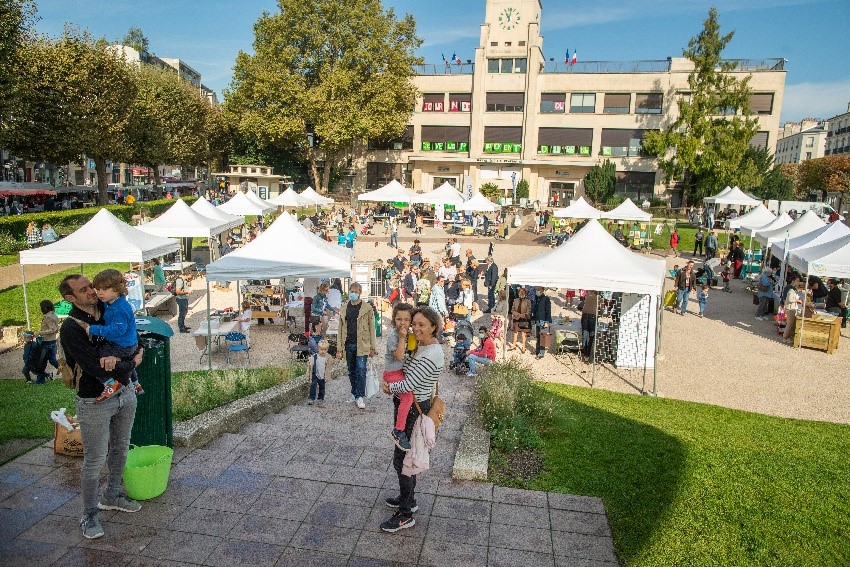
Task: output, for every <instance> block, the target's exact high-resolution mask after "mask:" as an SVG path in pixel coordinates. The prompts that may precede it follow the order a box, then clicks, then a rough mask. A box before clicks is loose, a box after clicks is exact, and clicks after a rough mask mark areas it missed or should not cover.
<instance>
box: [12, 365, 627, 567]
mask: <svg viewBox="0 0 850 567" xmlns="http://www.w3.org/2000/svg"><path fill="white" fill-rule="evenodd" d="M347 384H348V383H347V380H345V379H344V378H343V379H337V380H332V381H330V382H329V383H328V406H327V407H326V408H317V407H309V406H307V405H306V404H305V403H304V402H301V403H298V404H296V405H292V406H289V407H287V408H285V409H283V410H282V411H280V412H277V413H274V414H270V415H267V416H265V417H264V418H262V419H261V420H260V421H259V422H256V423H249V424H246V425H244V426H243V427H241V428H240V429H239V430H238V431H235V432H231V433H224V434H222V435H220V436H219V437H218V438H216V439H215V440H213V441H212V442H210V443H209V444H207V445H206V446H205V447H203V448H200V449H189V448H178V449H177V450H176V451H175V457H174V464H173V466H172V472H171V480H170V483H169V489H168V490H167V491H166V493H165V494H163V495H162V496H159V497H158V498H155V499H153V500H150V501H147V502H144V503H143V508H142V510H141V511H140V512H138V513H136V514H126V513H121V512H103V513H101V521H102V524H103V527H104V530H105V531H106V535H105V536H104V537H103V538H100V539H97V540H91V541H90V540H85V539H84V538H83V537H82V536H81V534H80V531H79V528H78V526H77V518H78V516H79V514H80V510H81V506H82V503H81V498H80V495H79V466H80V462H81V461H80V460H79V459H69V458H66V457H56V456H55V455H53V453H52V450H51V449H50V448H49V447H47V446H42V447H39V448H37V449H35V450H33V451H31V452H30V453H27V454H25V455H23V456H21V457H19V458H17V459H15V460H14V461H11V462H9V463H6V464H5V465H3V466H2V467H0V564H2V565H6V564H8V565H15V566H18V565H20V566H29V565H45V566H59V565H109V566H112V565H132V566H154V565H216V566H235V565H238V566H239V567H245V566H248V565H261V566H290V565H298V566H310V565H316V566H321V567H333V566H337V565H339V566H348V567H352V566H357V567H369V566H384V565H386V566H389V565H393V566H404V565H411V566H413V565H422V566H425V565H434V566H440V567H444V566H451V565H464V566H468V565H472V566H478V565H481V566H485V565H490V566H494V567H495V566H503V565H504V566H512V567H513V566H523V567H525V566H529V567H535V566H538V565H540V566H547V567H554V566H560V565H570V566H573V565H587V566H591V565H593V566H597V567H600V566H604V565H609V566H610V565H618V563H617V556H616V553H615V551H614V546H613V541H612V538H611V529H610V526H609V524H608V519H607V517H606V516H605V509H604V507H603V505H602V501H601V500H599V499H598V498H590V497H585V496H573V495H566V494H557V493H546V492H536V491H530V490H519V489H514V488H505V487H501V486H494V485H493V484H491V483H487V482H473V481H453V480H452V479H451V474H452V468H453V465H454V454H455V451H456V449H457V446H458V442H459V440H460V435H461V429H462V424H463V423H465V421H466V418H467V416H468V414H469V411H470V407H471V405H470V404H471V397H470V391H471V387H472V383H471V381H469V380H466V379H465V378H458V377H455V376H450V375H448V374H447V375H446V376H444V377H443V381H442V382H441V385H440V393H441V395H442V396H444V397H445V399H446V402H447V405H448V408H449V413H448V419H447V421H446V422H445V425H444V427H442V428H441V430H440V434H439V439H438V446H437V447H436V448H435V449H434V450H433V451H432V455H431V464H432V468H431V470H429V471H427V472H426V473H424V474H422V475H419V478H418V479H417V489H416V498H417V504H418V506H419V510H418V512H417V513H416V514H415V518H416V525H415V526H414V527H413V528H411V529H407V530H402V531H401V532H398V533H396V534H386V533H383V532H381V531H380V529H379V524H380V523H381V522H382V521H383V520H385V519H387V518H388V517H390V516H391V515H392V510H391V509H390V508H388V507H387V506H386V505H385V503H384V499H385V498H387V497H389V496H395V495H397V490H398V485H397V479H396V476H395V471H394V470H393V469H392V466H391V458H392V442H391V441H390V439H389V437H388V432H389V429H390V426H391V410H392V406H391V402H390V400H389V398H388V397H385V396H378V397H376V398H374V399H372V400H369V402H368V407H367V409H366V410H358V409H357V408H356V407H355V406H354V405H352V404H346V403H344V402H343V401H342V400H344V399H345V398H346V397H347V394H348V392H347Z"/></svg>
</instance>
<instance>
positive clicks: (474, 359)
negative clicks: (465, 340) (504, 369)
mask: <svg viewBox="0 0 850 567" xmlns="http://www.w3.org/2000/svg"><path fill="white" fill-rule="evenodd" d="M466 360H467V361H469V372H470V374H475V365H476V364H483V365H484V366H487V365H488V364H490V363H492V362H493V361H492V360H490V359H489V358H487V357H486V356H476V355H474V354H470V355H469V356H467V357H466Z"/></svg>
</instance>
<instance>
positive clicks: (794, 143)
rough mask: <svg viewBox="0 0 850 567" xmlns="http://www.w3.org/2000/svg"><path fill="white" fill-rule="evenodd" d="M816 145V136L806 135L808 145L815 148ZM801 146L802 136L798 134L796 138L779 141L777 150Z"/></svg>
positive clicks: (781, 150)
mask: <svg viewBox="0 0 850 567" xmlns="http://www.w3.org/2000/svg"><path fill="white" fill-rule="evenodd" d="M814 146H815V137H814V136H806V147H807V148H813V147H814ZM795 147H796V148H799V147H800V137H799V136H797V137H795V138H788V139H786V140H780V141H779V142H778V143H777V146H776V151H777V152H784V151H785V150H793V149H794V148H795Z"/></svg>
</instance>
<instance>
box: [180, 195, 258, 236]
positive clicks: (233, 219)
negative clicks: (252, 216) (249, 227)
mask: <svg viewBox="0 0 850 567" xmlns="http://www.w3.org/2000/svg"><path fill="white" fill-rule="evenodd" d="M189 208H190V209H192V210H193V211H196V212H198V213H201V214H202V215H203V216H205V217H207V218H208V219H213V220H220V221H222V222H226V223H227V228H234V227H237V226H240V225H243V224H245V219H244V218H242V217H239V216H236V215H230V214H227V213H225V212H224V211H220V210H219V209H217V208H215V205H213V204H212V203H210V202H209V201H207V198H206V197H204V196H203V195H202V196H200V197H198V200H197V201H195V202H194V203H192V206H191V207H189Z"/></svg>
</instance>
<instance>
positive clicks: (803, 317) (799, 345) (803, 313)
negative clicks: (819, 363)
mask: <svg viewBox="0 0 850 567" xmlns="http://www.w3.org/2000/svg"><path fill="white" fill-rule="evenodd" d="M808 298H809V273H808V272H806V287H805V289H804V290H803V308H802V310H801V311H800V337H799V338H798V339H797V348H803V325H805V324H806V300H807V299H808Z"/></svg>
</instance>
